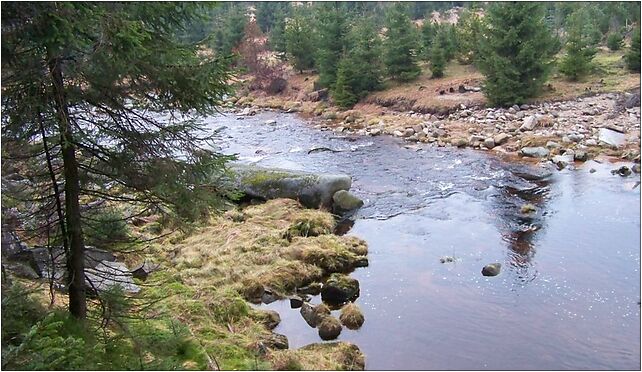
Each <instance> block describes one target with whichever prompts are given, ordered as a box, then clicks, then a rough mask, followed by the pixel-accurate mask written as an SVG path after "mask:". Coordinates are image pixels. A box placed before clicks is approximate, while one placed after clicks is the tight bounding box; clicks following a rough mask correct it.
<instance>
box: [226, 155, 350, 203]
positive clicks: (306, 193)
mask: <svg viewBox="0 0 642 372" xmlns="http://www.w3.org/2000/svg"><path fill="white" fill-rule="evenodd" d="M230 168H231V169H232V171H233V172H234V174H235V176H234V177H233V180H232V183H233V184H234V186H235V187H236V188H237V189H238V190H239V191H241V192H243V193H245V194H246V195H248V196H250V197H253V198H259V199H264V200H271V199H278V198H287V199H294V200H298V201H299V202H300V203H301V204H302V205H304V206H305V207H307V208H319V207H326V208H330V207H331V206H332V203H333V200H332V197H333V195H334V194H335V193H336V192H337V191H339V190H349V189H350V186H351V185H352V178H351V177H350V176H348V175H343V174H313V173H307V172H300V171H291V170H285V169H277V168H262V167H257V166H253V165H244V164H234V165H232V166H231V167H230Z"/></svg>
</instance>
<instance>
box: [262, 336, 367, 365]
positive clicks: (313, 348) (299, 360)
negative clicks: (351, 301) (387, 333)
mask: <svg viewBox="0 0 642 372" xmlns="http://www.w3.org/2000/svg"><path fill="white" fill-rule="evenodd" d="M269 358H270V360H271V361H272V364H273V366H274V367H275V369H280V370H288V369H289V370H292V369H301V370H310V369H316V370H323V371H328V370H335V371H336V370H362V369H363V368H364V367H365V360H364V357H363V354H362V353H361V352H360V351H359V349H358V348H357V347H356V346H355V345H353V344H350V343H347V342H327V343H322V344H313V345H309V346H305V347H303V348H301V349H298V350H279V351H275V352H272V353H271V354H270V356H269ZM293 367H294V368H293Z"/></svg>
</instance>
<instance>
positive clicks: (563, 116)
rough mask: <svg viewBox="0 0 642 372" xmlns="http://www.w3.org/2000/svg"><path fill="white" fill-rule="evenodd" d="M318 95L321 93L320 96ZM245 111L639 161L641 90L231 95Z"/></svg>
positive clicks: (463, 143)
mask: <svg viewBox="0 0 642 372" xmlns="http://www.w3.org/2000/svg"><path fill="white" fill-rule="evenodd" d="M315 97H316V98H315ZM229 106H230V108H232V110H233V112H235V113H236V114H237V115H238V118H239V119H242V118H243V117H244V116H248V115H253V114H254V113H255V112H256V111H257V110H259V109H261V108H272V109H280V110H284V111H287V112H299V113H301V114H302V115H304V116H306V117H309V118H312V119H313V121H314V123H315V124H314V125H315V126H316V127H317V128H319V129H321V130H330V131H334V132H336V133H341V134H357V135H367V136H377V135H392V136H395V137H399V138H403V139H404V140H405V141H407V142H422V143H429V144H432V145H434V146H439V147H444V146H454V147H471V148H475V149H480V150H488V151H493V152H495V153H498V154H505V155H514V156H519V157H524V158H536V159H549V160H553V161H554V162H555V161H556V160H557V161H561V159H560V158H555V157H556V156H559V155H563V156H565V158H564V159H565V160H566V161H568V160H569V159H571V158H572V160H575V161H585V160H588V159H591V158H594V157H596V156H598V155H600V154H605V155H610V156H616V157H620V158H623V159H627V160H633V161H636V162H639V160H640V93H639V91H637V92H635V93H627V92H625V93H604V94H598V95H593V96H589V97H580V98H575V99H572V100H567V101H559V102H542V103H537V104H524V105H521V106H517V105H515V106H512V107H509V108H484V107H480V106H474V107H467V106H466V105H465V104H460V105H459V106H458V107H456V108H453V109H451V110H450V111H449V112H445V113H437V114H430V113H418V112H413V111H408V112H398V111H393V110H390V109H387V108H382V107H379V106H375V107H373V106H372V105H368V104H360V105H357V106H355V108H354V109H353V110H348V111H338V110H337V109H336V108H333V107H331V106H329V105H328V104H327V103H326V102H324V101H322V100H320V98H318V95H316V96H314V97H310V100H307V101H290V100H287V99H286V98H285V97H283V98H280V97H278V96H267V97H266V96H247V97H242V98H240V99H231V100H230V101H229Z"/></svg>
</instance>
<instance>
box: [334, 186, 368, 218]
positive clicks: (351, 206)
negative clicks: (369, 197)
mask: <svg viewBox="0 0 642 372" xmlns="http://www.w3.org/2000/svg"><path fill="white" fill-rule="evenodd" d="M332 201H333V204H332V209H333V210H334V212H335V213H338V214H343V213H346V212H349V211H353V210H356V209H359V208H361V207H363V200H361V199H359V198H357V197H356V196H354V195H352V194H351V193H350V192H348V191H346V190H339V191H337V192H335V193H334V195H332Z"/></svg>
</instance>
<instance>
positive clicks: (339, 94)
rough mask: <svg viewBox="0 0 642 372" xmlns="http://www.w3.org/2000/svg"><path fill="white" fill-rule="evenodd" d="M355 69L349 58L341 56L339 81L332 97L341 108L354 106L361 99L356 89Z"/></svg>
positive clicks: (335, 85)
mask: <svg viewBox="0 0 642 372" xmlns="http://www.w3.org/2000/svg"><path fill="white" fill-rule="evenodd" d="M355 69H356V68H355V66H354V65H352V61H351V60H350V59H349V58H346V57H344V58H341V60H340V62H339V69H338V71H337V81H336V82H335V84H334V87H333V88H332V99H333V100H334V103H335V104H336V105H337V106H339V107H341V108H349V107H352V106H353V105H354V104H355V103H357V101H358V100H359V98H358V97H357V94H356V93H355V91H354V86H355V85H356V84H355V81H354V80H355V76H354V72H355Z"/></svg>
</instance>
